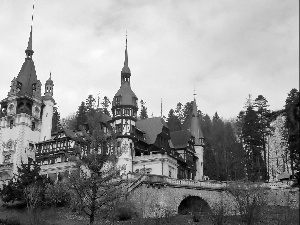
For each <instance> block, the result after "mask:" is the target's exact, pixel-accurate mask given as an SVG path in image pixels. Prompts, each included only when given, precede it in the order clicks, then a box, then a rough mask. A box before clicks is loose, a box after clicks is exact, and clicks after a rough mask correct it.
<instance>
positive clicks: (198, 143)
mask: <svg viewBox="0 0 300 225" xmlns="http://www.w3.org/2000/svg"><path fill="white" fill-rule="evenodd" d="M195 95H196V94H194V96H195ZM190 130H191V133H192V135H193V136H194V138H195V145H194V146H195V151H196V154H195V155H196V156H197V157H198V159H197V161H196V168H197V172H196V178H195V179H196V180H203V151H204V137H203V134H202V130H201V126H200V118H199V115H198V109H197V104H196V98H195V97H194V101H193V111H192V118H191V128H190Z"/></svg>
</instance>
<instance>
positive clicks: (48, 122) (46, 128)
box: [40, 72, 55, 141]
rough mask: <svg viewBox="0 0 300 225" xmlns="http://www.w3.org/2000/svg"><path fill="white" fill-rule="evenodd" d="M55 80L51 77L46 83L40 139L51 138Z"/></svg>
mask: <svg viewBox="0 0 300 225" xmlns="http://www.w3.org/2000/svg"><path fill="white" fill-rule="evenodd" d="M53 86H54V84H53V81H52V79H51V72H50V77H49V79H48V80H47V81H46V83H45V93H44V96H43V105H44V108H43V113H42V121H43V123H42V126H41V135H40V141H45V140H49V139H50V138H51V129H52V117H53V107H54V105H55V101H54V99H53Z"/></svg>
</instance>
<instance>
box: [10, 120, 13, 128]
mask: <svg viewBox="0 0 300 225" xmlns="http://www.w3.org/2000/svg"><path fill="white" fill-rule="evenodd" d="M13 126H14V121H13V120H10V121H9V128H10V129H12V128H13Z"/></svg>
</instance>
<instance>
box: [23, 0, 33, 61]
mask: <svg viewBox="0 0 300 225" xmlns="http://www.w3.org/2000/svg"><path fill="white" fill-rule="evenodd" d="M33 14H34V1H33V6H32V15H31V28H30V36H29V40H28V45H27V49H26V50H25V53H26V56H27V58H31V57H32V55H33V53H34V51H33V50H32V27H33Z"/></svg>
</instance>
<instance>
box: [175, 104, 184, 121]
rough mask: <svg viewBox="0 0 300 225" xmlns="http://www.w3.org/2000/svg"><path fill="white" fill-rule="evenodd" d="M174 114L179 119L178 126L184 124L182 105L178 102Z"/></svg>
mask: <svg viewBox="0 0 300 225" xmlns="http://www.w3.org/2000/svg"><path fill="white" fill-rule="evenodd" d="M174 114H175V115H176V116H177V118H178V119H179V121H180V124H182V123H183V122H184V119H185V118H184V108H183V105H182V104H181V103H180V102H178V103H177V106H176V109H175V111H174Z"/></svg>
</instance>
